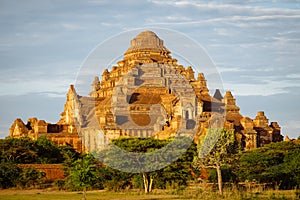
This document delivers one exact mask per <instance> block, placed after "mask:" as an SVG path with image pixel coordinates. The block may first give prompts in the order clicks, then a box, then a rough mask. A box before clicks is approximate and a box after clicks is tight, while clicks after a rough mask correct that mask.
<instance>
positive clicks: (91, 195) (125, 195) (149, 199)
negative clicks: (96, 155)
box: [0, 190, 300, 200]
mask: <svg viewBox="0 0 300 200" xmlns="http://www.w3.org/2000/svg"><path fill="white" fill-rule="evenodd" d="M299 197H300V195H299V193H298V192H297V191H296V190H288V191H280V190H275V191H274V190H269V191H263V192H238V191H235V192H233V191H225V193H224V195H223V196H220V195H219V194H218V193H216V192H211V191H203V190H198V191H189V190H184V191H178V190H167V191H165V190H164V191H160V190H155V191H154V192H153V193H151V194H148V195H146V194H143V192H142V191H126V192H107V191H104V190H101V191H89V192H88V194H87V199H88V200H113V199H115V200H117V199H118V200H119V199H132V200H160V199H164V200H165V199H166V200H171V199H173V200H179V199H191V200H196V199H204V200H206V199H207V200H211V199H213V200H219V199H220V200H221V199H222V200H238V199H239V200H256V199H263V200H265V199H266V200H267V199H275V200H276V199H288V200H297V199H299ZM2 199H3V200H54V199H55V200H66V199H72V200H73V199H74V200H77V199H78V200H81V199H82V193H81V192H64V191H45V190H0V200H2Z"/></svg>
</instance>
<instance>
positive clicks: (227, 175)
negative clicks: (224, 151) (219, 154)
mask: <svg viewBox="0 0 300 200" xmlns="http://www.w3.org/2000/svg"><path fill="white" fill-rule="evenodd" d="M221 173H222V181H223V182H231V183H236V182H237V175H236V174H235V172H234V169H233V167H230V166H223V167H221ZM208 180H209V181H210V182H214V183H217V181H218V177H217V170H216V169H210V170H209V177H208Z"/></svg>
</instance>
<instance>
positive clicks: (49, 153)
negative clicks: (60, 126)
mask: <svg viewBox="0 0 300 200" xmlns="http://www.w3.org/2000/svg"><path fill="white" fill-rule="evenodd" d="M34 144H35V146H36V149H37V151H36V153H37V160H36V162H37V163H41V164H50V163H60V162H62V161H63V158H62V155H61V152H60V149H59V147H58V146H57V145H55V144H54V142H52V141H50V140H48V139H47V138H46V137H39V138H38V139H37V140H36V141H34Z"/></svg>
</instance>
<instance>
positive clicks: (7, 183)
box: [0, 163, 22, 189]
mask: <svg viewBox="0 0 300 200" xmlns="http://www.w3.org/2000/svg"><path fill="white" fill-rule="evenodd" d="M21 173H22V169H21V168H20V167H18V165H16V164H12V163H0V188H2V189H7V188H10V187H15V186H16V185H17V183H18V180H19V177H20V175H21Z"/></svg>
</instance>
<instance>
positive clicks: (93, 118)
mask: <svg viewBox="0 0 300 200" xmlns="http://www.w3.org/2000/svg"><path fill="white" fill-rule="evenodd" d="M130 44H131V45H130V47H129V48H128V49H127V51H126V52H125V53H124V57H123V59H122V60H120V61H119V62H117V66H112V69H111V71H109V70H108V69H106V70H104V71H103V72H102V75H101V78H102V79H101V80H100V79H99V77H98V76H96V77H95V78H94V81H93V82H92V84H91V86H92V87H91V92H90V94H89V97H82V96H79V95H78V94H77V93H76V91H75V88H74V86H73V85H71V86H70V89H69V91H68V93H67V100H66V103H65V106H64V111H63V112H62V113H61V119H60V120H59V122H58V123H57V124H50V123H46V122H45V121H43V120H38V119H36V118H30V119H29V120H28V123H27V125H25V124H24V123H23V122H22V120H21V119H16V120H15V122H14V123H13V125H12V126H11V128H10V136H12V137H21V136H30V137H31V138H34V139H36V138H38V137H40V136H43V135H45V136H47V138H49V139H50V140H52V141H54V142H56V143H57V144H59V145H66V144H70V145H72V146H73V147H75V148H76V149H77V150H78V151H97V150H100V149H102V148H105V146H106V145H107V144H108V142H109V141H110V140H113V139H117V138H119V137H153V138H157V139H166V138H170V137H174V136H176V134H177V132H180V133H184V132H185V133H186V134H187V135H190V136H195V139H194V140H195V141H196V142H197V141H198V139H199V137H200V136H201V135H203V134H206V131H207V129H209V128H220V127H224V128H226V129H228V130H234V132H235V133H236V135H237V138H238V140H239V141H240V143H241V145H242V147H243V148H244V149H252V148H256V147H259V146H263V145H264V144H268V143H270V142H277V141H282V139H283V138H282V135H281V134H280V127H279V125H278V124H277V123H276V122H272V123H271V124H270V125H269V121H268V119H267V118H266V117H265V115H264V112H258V114H257V116H256V117H255V119H254V120H252V119H250V118H249V117H243V116H242V115H241V114H240V108H239V107H238V106H237V105H236V99H235V98H234V97H233V95H232V93H231V92H230V91H227V92H226V93H225V95H224V97H223V96H222V94H221V92H220V91H219V90H216V92H215V94H214V96H213V97H211V95H210V94H209V89H208V88H207V81H206V79H205V76H204V74H203V73H198V75H197V78H196V79H195V77H194V74H195V72H194V70H193V68H192V67H191V66H188V67H187V68H185V67H184V66H182V65H179V64H178V63H177V60H176V59H174V58H172V56H171V52H170V51H169V50H168V49H167V48H166V47H165V46H164V43H163V40H161V39H160V38H159V37H158V36H157V35H156V34H155V33H153V32H151V31H143V32H141V33H140V34H139V35H138V36H136V37H135V38H133V39H132V40H131V42H130ZM182 129H184V130H185V131H182ZM195 133H196V134H195ZM193 134H195V135H193Z"/></svg>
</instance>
